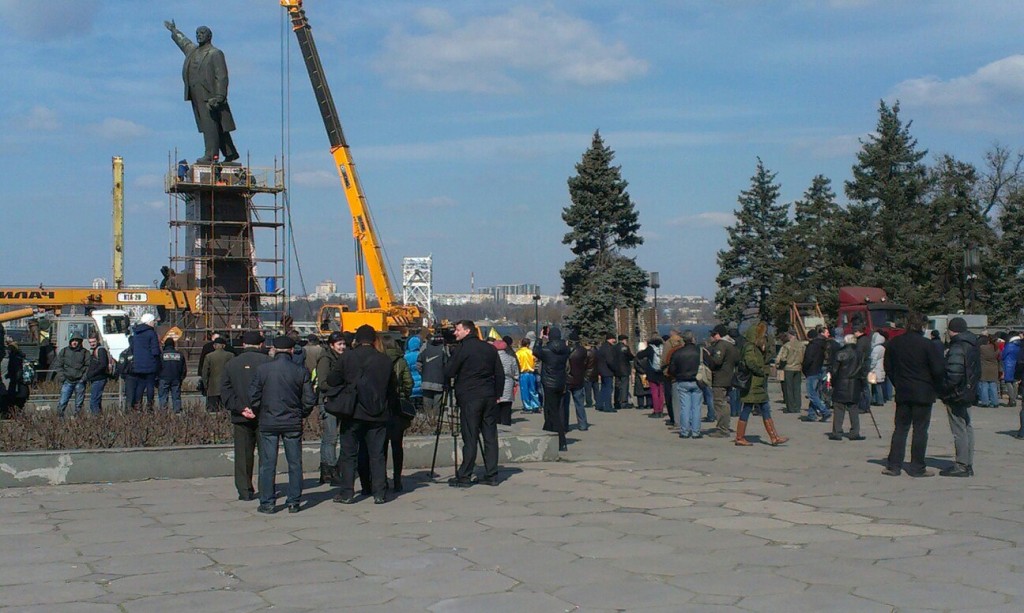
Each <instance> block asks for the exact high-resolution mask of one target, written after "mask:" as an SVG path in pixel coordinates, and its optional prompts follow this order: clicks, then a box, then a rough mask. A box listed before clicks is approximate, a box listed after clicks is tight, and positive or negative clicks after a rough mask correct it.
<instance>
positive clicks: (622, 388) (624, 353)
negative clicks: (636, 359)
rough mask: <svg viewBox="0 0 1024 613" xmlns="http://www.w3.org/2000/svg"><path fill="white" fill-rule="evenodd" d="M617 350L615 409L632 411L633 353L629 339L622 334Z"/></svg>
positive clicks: (616, 346)
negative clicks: (630, 380)
mask: <svg viewBox="0 0 1024 613" xmlns="http://www.w3.org/2000/svg"><path fill="white" fill-rule="evenodd" d="M615 348H616V349H617V350H618V352H617V353H616V355H615V408H616V409H630V408H632V405H631V404H629V388H630V383H629V379H630V374H632V373H633V352H632V351H630V350H629V337H628V336H626V335H625V334H620V335H619V342H618V343H616V345H615Z"/></svg>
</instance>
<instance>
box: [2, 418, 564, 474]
mask: <svg viewBox="0 0 1024 613" xmlns="http://www.w3.org/2000/svg"><path fill="white" fill-rule="evenodd" d="M403 447H404V449H405V466H404V468H405V469H418V468H430V463H431V459H432V457H433V452H434V437H433V436H408V437H406V438H405V441H404V445H403ZM455 447H457V455H458V458H456V453H455V452H453V449H452V448H453V445H452V437H451V436H450V435H446V434H442V435H441V440H440V443H439V444H438V449H437V467H438V469H439V470H440V472H446V471H450V470H451V467H452V466H454V464H455V462H457V461H458V460H461V459H462V457H461V456H462V444H461V441H459V442H458V444H457V445H455ZM480 453H482V450H481V451H480ZM557 459H558V438H557V437H556V436H554V435H552V434H546V433H516V434H513V433H510V432H501V431H499V433H498V462H499V463H501V464H520V463H524V462H552V461H555V460H557ZM234 460H235V453H234V447H233V446H232V445H204V446H197V447H150V448H133V449H89V450H64V451H26V452H17V453H0V487H27V486H32V485H62V484H72V483H119V482H124V481H140V480H145V479H193V478H198V477H227V476H231V475H233V474H234V470H235V469H234ZM482 461H483V458H482V456H480V455H478V456H477V464H478V465H479V464H481V463H482ZM319 465H320V442H319V441H306V442H304V443H303V445H302V466H303V469H304V470H305V471H313V470H316V469H317V468H318V467H319ZM277 467H278V472H280V473H284V472H286V470H287V462H285V460H284V450H283V448H282V450H281V451H280V454H279V457H278V462H277Z"/></svg>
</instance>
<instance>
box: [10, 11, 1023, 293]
mask: <svg viewBox="0 0 1024 613" xmlns="http://www.w3.org/2000/svg"><path fill="white" fill-rule="evenodd" d="M306 11H307V14H308V16H309V19H310V22H311V23H312V25H313V31H314V35H315V36H316V40H317V43H318V46H319V49H320V53H321V56H322V59H323V64H324V67H325V71H326V74H327V77H328V80H329V82H330V84H331V88H332V90H333V92H334V97H335V101H336V103H337V106H338V110H339V113H340V116H341V120H342V125H343V127H344V129H345V133H346V136H347V138H348V141H349V144H350V146H351V148H352V154H353V157H354V159H355V161H356V164H357V167H358V169H359V172H360V177H361V179H362V182H363V187H364V190H365V192H366V194H367V198H368V200H369V203H370V206H371V208H372V210H373V213H374V216H375V220H376V223H377V226H378V229H379V231H380V235H381V238H382V240H383V243H384V245H385V248H386V249H387V252H388V257H389V259H390V261H391V263H392V266H393V272H394V273H395V274H394V275H393V277H392V278H393V279H400V266H401V260H402V257H404V256H408V255H426V254H428V253H430V254H433V256H434V279H435V291H438V292H460V291H468V290H469V282H470V274H471V273H474V274H475V279H476V284H477V286H478V287H480V286H485V285H490V284H496V283H522V282H525V283H539V284H540V285H541V289H542V291H543V292H544V293H555V292H556V291H557V290H558V289H559V288H560V281H559V276H558V271H559V269H560V268H561V266H562V264H563V262H564V261H565V260H566V259H568V257H569V255H570V253H569V251H568V248H567V247H566V246H563V245H562V244H561V238H562V236H563V234H564V233H565V230H566V229H565V226H564V224H563V223H562V221H561V216H560V212H561V209H562V208H563V207H564V206H566V205H567V204H568V191H567V189H566V180H567V179H568V177H570V176H571V175H573V174H574V173H575V170H574V166H575V164H576V163H577V162H578V161H579V159H580V156H581V155H582V153H583V152H584V151H585V150H586V148H587V147H588V146H589V145H590V140H591V136H592V134H593V132H594V130H595V129H599V130H600V131H601V133H602V135H603V136H604V138H605V142H606V144H607V145H608V146H610V147H611V148H612V149H613V150H615V152H616V163H618V164H620V165H621V166H622V174H623V176H624V178H625V179H626V180H627V181H628V182H629V191H630V194H631V196H632V198H633V200H634V202H635V204H636V206H637V208H638V209H639V211H640V222H641V224H642V230H641V231H642V234H643V235H644V237H645V240H646V242H645V244H644V245H643V246H642V247H640V248H639V249H637V250H636V251H635V255H636V256H637V261H638V262H639V264H640V265H641V266H642V267H644V268H645V269H648V270H657V271H659V272H660V273H661V282H662V289H661V292H663V293H680V294H703V295H706V296H711V295H713V293H714V290H715V285H714V277H715V274H716V272H717V266H716V263H715V253H716V251H718V250H719V249H721V248H723V247H724V246H725V239H726V233H725V229H724V228H725V226H726V225H728V224H730V223H731V222H732V214H733V211H734V209H735V207H736V197H737V195H738V194H739V192H740V191H741V190H743V189H745V188H746V187H747V186H748V185H749V180H750V176H751V175H752V174H753V173H754V170H755V164H756V158H757V156H760V157H761V158H762V159H763V160H764V163H765V165H766V166H767V167H768V168H769V169H770V170H772V171H775V172H777V173H778V181H779V182H780V183H781V184H782V199H783V200H784V201H792V200H795V199H798V198H799V197H800V196H801V194H802V193H803V191H804V190H805V189H806V188H807V187H808V186H809V185H810V183H811V179H812V178H813V177H814V175H816V174H819V173H821V174H825V175H826V176H828V177H830V178H831V179H832V180H833V183H834V186H835V188H836V191H837V192H838V193H839V194H840V198H841V199H843V195H842V182H843V181H844V180H846V179H848V178H849V175H850V167H851V165H852V164H853V163H854V161H855V157H854V156H855V153H856V151H857V150H858V148H859V143H858V139H860V138H864V137H865V136H866V135H867V134H868V133H869V132H871V130H872V129H873V128H874V126H875V122H876V119H877V108H878V102H879V100H880V99H885V100H887V101H889V102H892V101H895V100H896V99H899V100H901V103H902V108H903V113H902V114H903V117H904V118H905V119H908V120H913V127H912V132H913V134H914V135H915V136H916V137H917V138H918V140H919V143H920V146H921V147H922V148H925V149H928V150H929V151H930V157H931V156H934V155H935V154H939V153H951V154H953V155H955V156H957V157H959V158H961V159H964V160H967V161H971V162H975V163H979V162H980V161H981V160H982V159H983V155H984V153H985V151H986V150H987V149H988V148H989V147H991V145H992V144H993V143H996V142H998V143H1001V144H1003V145H1006V146H1008V147H1011V148H1013V149H1018V148H1021V147H1022V146H1024V143H1022V137H1024V49H1022V46H1021V43H1020V32H1022V31H1024V10H1021V6H1020V3H1019V2H1017V1H1009V0H1006V1H994V0H971V1H970V2H966V1H960V0H938V1H930V2H916V1H915V2H911V1H896V0H877V1H874V0H832V1H811V0H805V1H802V0H792V1H789V2H782V1H770V0H722V1H719V2H710V1H681V0H680V1H657V0H650V1H631V2H627V1H619V2H611V1H605V0H562V1H559V2H531V1H520V2H516V1H511V2H500V3H499V2H479V1H471V0H447V1H444V2H441V1H432V0H422V1H403V0H391V1H388V2H354V1H349V0H345V1H340V0H339V1H330V2H328V1H326V0H309V1H307V3H306ZM172 18H173V19H175V20H176V22H177V24H178V27H179V28H180V29H181V30H182V31H184V32H186V33H188V34H189V35H190V36H194V32H195V29H196V27H197V26H199V25H207V26H209V27H210V28H211V29H212V30H213V33H214V44H215V45H216V46H218V47H220V48H221V49H223V50H224V52H225V54H226V56H227V61H228V67H229V70H230V73H231V89H230V93H229V101H230V103H231V107H232V110H233V112H234V115H235V118H236V122H237V124H238V130H237V131H236V132H235V133H234V138H235V143H236V144H237V145H238V146H239V148H240V149H241V150H242V151H243V152H248V154H249V155H250V156H251V158H252V160H253V162H252V164H253V166H270V165H273V163H274V159H275V156H276V157H277V158H278V159H280V156H281V153H282V121H281V117H282V98H283V96H282V91H285V93H286V96H285V98H287V99H288V100H290V115H289V116H290V120H289V122H288V123H289V124H290V139H289V140H290V155H289V160H290V170H291V190H290V197H291V203H292V217H293V221H294V233H295V236H296V239H297V241H298V244H299V258H300V261H301V264H302V268H303V273H304V276H305V280H306V283H307V285H308V290H310V291H312V289H313V288H312V286H313V284H314V283H316V282H317V281H319V280H322V279H326V278H332V279H334V280H335V281H336V282H337V283H338V286H339V290H341V291H351V288H352V285H353V282H352V272H353V257H352V243H351V239H350V227H351V226H350V221H349V216H348V209H347V206H346V204H345V202H344V198H343V195H342V192H341V189H340V187H339V185H338V179H337V175H336V174H335V172H334V170H333V165H332V161H331V157H330V155H329V151H328V146H327V139H326V136H325V134H324V130H323V124H322V123H321V121H320V118H319V115H318V112H317V109H316V105H315V103H314V99H313V95H312V92H311V89H310V86H309V82H308V79H307V77H306V73H305V69H304V67H303V65H302V61H301V58H300V56H299V54H298V51H297V45H296V43H295V40H294V35H293V34H292V33H291V31H290V30H286V29H284V11H283V9H281V8H280V7H279V6H278V3H277V2H275V1H272V0H260V1H254V0H219V1H218V2H207V1H200V0H187V1H181V2H143V1H141V0H133V1H127V0H126V1H119V2H100V1H98V0H60V1H59V0H49V1H48V0H40V1H39V2H33V3H25V2H16V1H14V0H0V49H2V50H3V55H2V57H3V75H4V79H3V81H4V87H3V94H2V100H3V104H0V125H2V127H3V129H2V135H0V143H2V147H0V159H2V161H3V167H4V169H5V171H6V172H5V173H4V174H5V177H4V180H3V181H2V182H0V186H2V187H0V190H2V191H0V194H2V195H3V221H2V222H0V224H2V225H0V227H2V228H3V242H2V243H0V244H2V254H3V262H4V266H3V274H2V277H0V284H2V285H22V284H31V285H35V284H38V283H40V282H42V283H46V284H50V285H80V284H87V283H89V281H90V280H91V279H92V278H93V277H97V276H106V277H108V278H109V277H110V261H111V256H110V244H111V240H110V189H111V179H110V158H111V156H114V155H121V156H123V157H124V158H125V164H126V188H127V196H126V200H127V211H128V220H127V232H128V236H127V248H126V252H127V278H128V281H129V282H130V283H149V282H151V281H153V280H154V279H156V278H157V277H158V276H159V275H158V272H157V271H158V269H159V267H160V266H161V265H163V264H165V263H166V261H167V257H168V251H169V248H168V242H169V231H168V226H167V220H168V209H167V196H166V195H165V194H164V193H163V181H162V176H163V173H164V172H165V171H166V169H167V163H168V159H169V156H170V155H171V152H172V151H173V150H175V149H177V150H179V151H181V152H183V154H184V155H185V156H187V157H188V158H189V159H194V158H196V157H199V155H201V149H202V138H201V135H200V134H198V133H197V132H196V130H195V124H194V122H193V119H192V115H191V110H190V107H189V105H188V103H186V102H185V101H184V100H183V99H182V84H181V76H180V71H181V63H182V59H183V56H182V55H181V53H180V51H179V50H178V49H177V47H176V46H175V45H174V43H172V42H171V40H170V36H169V34H168V32H167V30H165V29H164V27H163V20H164V19H172ZM283 45H287V47H283ZM283 49H288V50H290V52H289V53H290V62H291V70H290V71H286V72H285V74H286V76H289V77H290V79H289V82H288V86H287V87H284V86H283V85H282V83H283V82H284V81H285V79H283V78H282V73H283V72H284V71H283V70H282V66H283V65H284V64H285V59H286V55H285V52H284V51H283ZM292 291H293V292H296V293H298V292H299V291H301V290H300V288H299V286H298V279H297V277H293V279H292Z"/></svg>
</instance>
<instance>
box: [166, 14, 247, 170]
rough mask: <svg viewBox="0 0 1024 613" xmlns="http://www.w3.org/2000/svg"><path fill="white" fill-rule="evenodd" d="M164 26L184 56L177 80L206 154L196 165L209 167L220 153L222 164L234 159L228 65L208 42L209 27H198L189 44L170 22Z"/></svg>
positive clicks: (233, 126)
mask: <svg viewBox="0 0 1024 613" xmlns="http://www.w3.org/2000/svg"><path fill="white" fill-rule="evenodd" d="M164 27H166V28H167V29H168V30H170V31H171V40H173V41H174V43H175V44H176V45H178V48H180V49H181V51H182V53H184V54H185V65H184V66H183V67H182V69H181V78H182V79H183V80H184V81H185V100H190V101H191V102H192V111H193V112H194V113H195V116H196V127H198V128H199V131H200V132H202V133H203V141H204V143H205V145H206V151H205V153H204V154H203V157H201V158H199V159H198V160H196V164H212V163H213V162H214V159H215V158H216V157H217V152H218V151H220V153H222V154H223V155H222V156H221V158H220V161H221V162H223V163H230V162H234V161H235V160H237V159H238V150H237V149H235V144H234V143H233V142H232V141H231V132H232V131H233V130H234V129H235V120H234V118H233V117H232V116H231V108H230V107H228V65H227V62H225V61H224V52H223V51H221V50H220V49H218V48H216V47H214V46H213V45H212V44H211V42H210V41H212V40H213V33H212V32H211V31H210V28H208V27H206V26H200V27H199V28H198V29H197V30H196V42H194V43H193V42H192V41H190V40H189V39H188V37H187V36H185V35H184V34H182V33H181V32H180V31H179V30H178V28H177V27H175V25H174V20H171V21H165V22H164Z"/></svg>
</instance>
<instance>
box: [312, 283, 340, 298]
mask: <svg viewBox="0 0 1024 613" xmlns="http://www.w3.org/2000/svg"><path fill="white" fill-rule="evenodd" d="M337 293H338V285H337V284H336V283H335V282H334V281H331V280H330V279H327V280H326V281H321V282H319V283H317V284H316V287H315V288H314V289H313V293H312V294H310V295H309V299H310V300H327V299H328V298H330V297H331V296H334V295H335V294H337Z"/></svg>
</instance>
